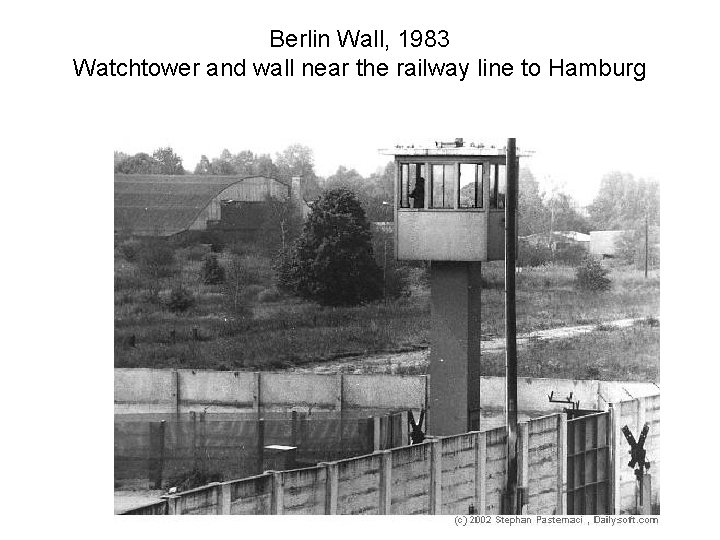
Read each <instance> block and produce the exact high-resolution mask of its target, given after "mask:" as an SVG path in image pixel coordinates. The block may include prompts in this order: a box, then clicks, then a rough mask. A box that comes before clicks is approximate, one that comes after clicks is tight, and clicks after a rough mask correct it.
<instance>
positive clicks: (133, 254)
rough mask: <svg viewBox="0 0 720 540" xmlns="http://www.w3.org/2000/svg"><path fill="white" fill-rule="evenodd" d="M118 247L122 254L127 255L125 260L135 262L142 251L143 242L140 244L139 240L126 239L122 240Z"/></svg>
mask: <svg viewBox="0 0 720 540" xmlns="http://www.w3.org/2000/svg"><path fill="white" fill-rule="evenodd" d="M118 247H119V249H120V253H122V256H123V257H125V260H127V261H130V262H134V261H135V260H136V259H137V257H138V254H139V253H140V250H141V248H142V244H140V242H138V241H137V240H126V241H125V242H122V243H121V244H120V246H118Z"/></svg>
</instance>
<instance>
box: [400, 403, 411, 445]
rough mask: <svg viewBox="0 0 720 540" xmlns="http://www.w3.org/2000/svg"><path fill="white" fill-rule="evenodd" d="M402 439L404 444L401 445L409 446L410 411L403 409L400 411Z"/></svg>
mask: <svg viewBox="0 0 720 540" xmlns="http://www.w3.org/2000/svg"><path fill="white" fill-rule="evenodd" d="M400 439H401V440H402V444H401V445H400V446H407V445H408V444H410V443H409V433H408V412H407V411H402V412H401V413H400Z"/></svg>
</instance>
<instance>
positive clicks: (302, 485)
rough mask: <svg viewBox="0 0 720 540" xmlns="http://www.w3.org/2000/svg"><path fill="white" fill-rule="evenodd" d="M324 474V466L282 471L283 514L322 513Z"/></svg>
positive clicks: (323, 511)
mask: <svg viewBox="0 0 720 540" xmlns="http://www.w3.org/2000/svg"><path fill="white" fill-rule="evenodd" d="M325 475H326V470H325V468H324V467H313V468H311V469H299V470H295V471H286V472H285V473H283V478H284V480H285V485H284V488H283V489H284V493H283V504H284V509H283V514H324V513H325V486H326V484H325Z"/></svg>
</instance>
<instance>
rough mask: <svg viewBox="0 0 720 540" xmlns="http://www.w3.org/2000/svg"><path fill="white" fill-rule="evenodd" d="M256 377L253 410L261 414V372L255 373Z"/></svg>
mask: <svg viewBox="0 0 720 540" xmlns="http://www.w3.org/2000/svg"><path fill="white" fill-rule="evenodd" d="M253 375H254V377H255V381H254V382H255V387H254V389H253V410H254V411H255V412H256V413H258V414H260V403H261V401H260V377H261V376H262V375H261V374H260V372H259V371H256V372H254V373H253Z"/></svg>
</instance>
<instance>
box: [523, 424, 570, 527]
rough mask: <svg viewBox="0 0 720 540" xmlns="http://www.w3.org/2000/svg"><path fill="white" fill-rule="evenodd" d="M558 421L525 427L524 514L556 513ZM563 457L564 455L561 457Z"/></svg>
mask: <svg viewBox="0 0 720 540" xmlns="http://www.w3.org/2000/svg"><path fill="white" fill-rule="evenodd" d="M557 430H558V420H557V416H555V415H553V416H547V417H544V418H537V419H535V420H531V421H530V422H529V425H528V433H529V437H530V440H529V445H528V506H529V508H528V511H529V513H530V514H554V513H556V509H557V493H556V492H557V474H558V447H557V440H558V432H557ZM562 455H563V456H564V455H565V454H564V453H563V454H562Z"/></svg>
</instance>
